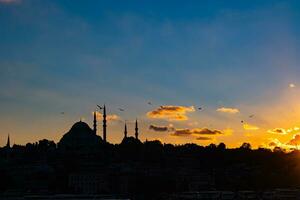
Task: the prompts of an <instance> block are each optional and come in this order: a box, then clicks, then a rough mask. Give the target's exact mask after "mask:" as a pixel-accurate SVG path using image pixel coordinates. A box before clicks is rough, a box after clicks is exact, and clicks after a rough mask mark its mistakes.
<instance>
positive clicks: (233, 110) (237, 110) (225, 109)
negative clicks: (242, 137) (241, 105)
mask: <svg viewBox="0 0 300 200" xmlns="http://www.w3.org/2000/svg"><path fill="white" fill-rule="evenodd" d="M217 112H223V113H230V114H236V113H239V112H240V111H239V109H237V108H226V107H222V108H218V109H217Z"/></svg>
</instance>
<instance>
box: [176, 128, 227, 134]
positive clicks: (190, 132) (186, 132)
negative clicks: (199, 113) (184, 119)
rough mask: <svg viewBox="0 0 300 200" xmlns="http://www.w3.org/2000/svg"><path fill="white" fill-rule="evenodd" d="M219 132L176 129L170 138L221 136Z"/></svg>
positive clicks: (205, 129) (199, 129) (198, 129)
mask: <svg viewBox="0 0 300 200" xmlns="http://www.w3.org/2000/svg"><path fill="white" fill-rule="evenodd" d="M223 134H224V133H223V132H222V131H219V130H210V129H208V128H194V129H176V130H175V132H174V133H172V134H171V135H172V136H190V135H193V136H199V135H223Z"/></svg>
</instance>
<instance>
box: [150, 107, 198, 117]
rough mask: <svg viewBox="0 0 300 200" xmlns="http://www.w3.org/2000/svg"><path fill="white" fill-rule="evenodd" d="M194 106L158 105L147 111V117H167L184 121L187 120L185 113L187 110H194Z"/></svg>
mask: <svg viewBox="0 0 300 200" xmlns="http://www.w3.org/2000/svg"><path fill="white" fill-rule="evenodd" d="M194 111H195V108H194V106H189V107H186V106H172V105H167V106H160V107H159V108H157V109H156V110H153V111H150V112H148V113H147V116H148V117H149V118H154V119H167V120H169V121H185V120H188V117H187V116H186V114H187V113H188V112H194Z"/></svg>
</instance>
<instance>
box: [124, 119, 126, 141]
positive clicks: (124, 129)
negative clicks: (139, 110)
mask: <svg viewBox="0 0 300 200" xmlns="http://www.w3.org/2000/svg"><path fill="white" fill-rule="evenodd" d="M124 138H127V125H126V122H125V127H124Z"/></svg>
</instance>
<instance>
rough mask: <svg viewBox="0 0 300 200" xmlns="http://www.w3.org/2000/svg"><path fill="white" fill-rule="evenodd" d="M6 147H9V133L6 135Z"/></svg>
mask: <svg viewBox="0 0 300 200" xmlns="http://www.w3.org/2000/svg"><path fill="white" fill-rule="evenodd" d="M6 148H8V149H9V148H10V139H9V134H8V137H7V143H6Z"/></svg>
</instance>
